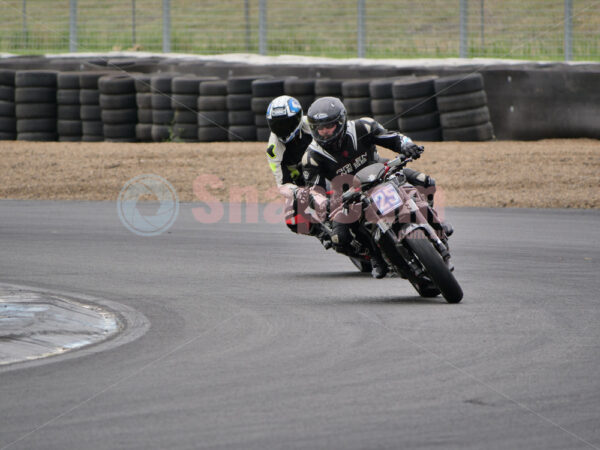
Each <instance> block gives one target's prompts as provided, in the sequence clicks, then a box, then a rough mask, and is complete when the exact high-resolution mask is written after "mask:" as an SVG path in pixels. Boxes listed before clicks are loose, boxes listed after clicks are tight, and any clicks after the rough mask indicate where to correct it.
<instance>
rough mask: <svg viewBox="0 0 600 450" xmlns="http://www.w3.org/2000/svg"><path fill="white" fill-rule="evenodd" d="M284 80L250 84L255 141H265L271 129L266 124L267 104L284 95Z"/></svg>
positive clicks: (266, 79)
mask: <svg viewBox="0 0 600 450" xmlns="http://www.w3.org/2000/svg"><path fill="white" fill-rule="evenodd" d="M284 83H285V79H270V78H265V79H260V80H254V81H253V82H252V112H253V113H254V124H255V125H256V139H257V140H258V141H267V140H268V139H269V135H270V134H271V129H270V128H269V124H268V123H267V116H266V114H267V108H268V106H269V103H271V101H272V100H273V99H274V98H275V97H279V96H280V95H284V93H285V89H284Z"/></svg>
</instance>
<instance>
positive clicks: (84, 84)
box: [79, 70, 115, 90]
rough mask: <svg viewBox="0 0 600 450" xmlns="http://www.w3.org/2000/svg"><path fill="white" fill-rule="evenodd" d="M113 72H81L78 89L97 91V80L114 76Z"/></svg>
mask: <svg viewBox="0 0 600 450" xmlns="http://www.w3.org/2000/svg"><path fill="white" fill-rule="evenodd" d="M114 73H115V72H113V71H106V70H104V71H89V72H81V73H80V74H79V88H80V89H95V90H97V89H98V80H99V79H100V78H101V77H103V76H104V75H110V74H114Z"/></svg>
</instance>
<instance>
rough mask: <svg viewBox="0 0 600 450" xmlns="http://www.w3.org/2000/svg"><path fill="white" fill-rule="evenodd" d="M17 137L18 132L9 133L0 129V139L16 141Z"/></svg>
mask: <svg viewBox="0 0 600 450" xmlns="http://www.w3.org/2000/svg"><path fill="white" fill-rule="evenodd" d="M16 139H17V133H16V132H15V133H9V132H6V131H2V130H1V129H0V141H15V140H16Z"/></svg>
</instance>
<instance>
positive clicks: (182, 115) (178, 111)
mask: <svg viewBox="0 0 600 450" xmlns="http://www.w3.org/2000/svg"><path fill="white" fill-rule="evenodd" d="M211 79H213V78H205V79H204V78H203V79H200V78H199V77H197V76H194V75H186V76H180V77H175V78H173V82H172V84H171V87H172V91H173V96H172V97H171V106H172V108H173V110H174V111H175V114H174V116H173V139H174V140H175V141H179V142H197V141H198V96H199V94H200V82H201V81H208V80H211Z"/></svg>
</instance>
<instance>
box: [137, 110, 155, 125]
mask: <svg viewBox="0 0 600 450" xmlns="http://www.w3.org/2000/svg"><path fill="white" fill-rule="evenodd" d="M153 120H154V119H153V118H152V109H150V108H140V109H138V110H137V121H138V123H147V124H152V121H153Z"/></svg>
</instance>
